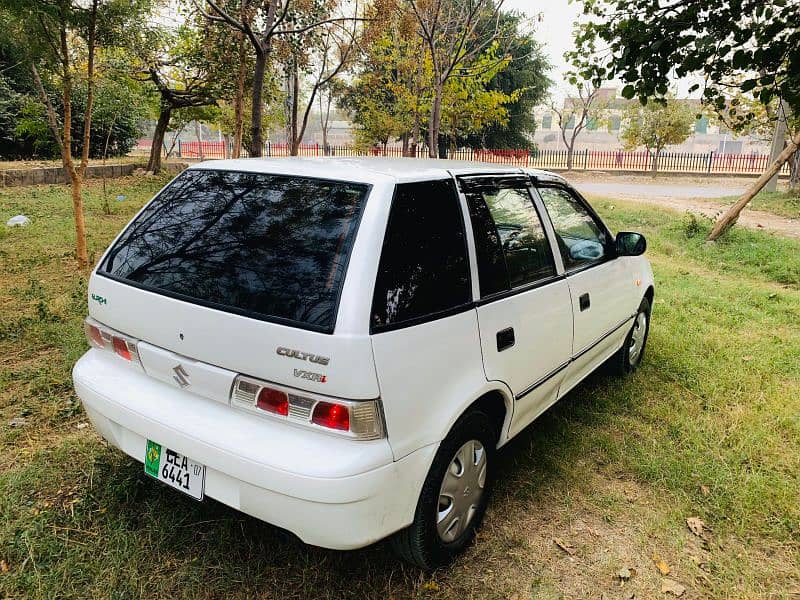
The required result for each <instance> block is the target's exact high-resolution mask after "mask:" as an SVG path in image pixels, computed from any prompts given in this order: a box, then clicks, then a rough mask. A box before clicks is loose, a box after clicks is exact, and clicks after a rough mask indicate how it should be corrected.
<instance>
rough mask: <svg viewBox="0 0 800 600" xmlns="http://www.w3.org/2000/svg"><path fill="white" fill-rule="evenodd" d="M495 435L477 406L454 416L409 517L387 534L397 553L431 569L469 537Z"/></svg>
mask: <svg viewBox="0 0 800 600" xmlns="http://www.w3.org/2000/svg"><path fill="white" fill-rule="evenodd" d="M497 437H498V434H497V431H496V427H495V426H493V423H492V421H491V419H490V418H489V417H488V416H487V415H486V414H485V413H483V412H482V411H479V410H473V411H470V412H468V413H466V414H465V415H464V416H462V417H461V418H460V419H459V420H458V421H457V422H456V424H455V425H454V426H453V428H452V429H451V430H450V433H449V434H448V435H447V437H446V438H445V439H444V440H443V441H442V443H441V444H440V446H439V450H438V451H437V452H436V456H435V457H434V459H433V463H432V464H431V468H430V470H429V471H428V476H427V478H426V479H425V482H424V484H423V486H422V492H421V493H420V497H419V500H418V502H417V509H416V512H415V514H414V521H413V522H412V523H411V525H410V526H409V527H407V528H406V529H403V530H401V531H399V532H397V533H396V534H395V535H394V536H393V537H392V538H391V542H392V547H393V548H394V550H395V552H396V553H397V554H398V555H399V556H400V557H401V558H402V559H404V560H405V561H407V562H409V563H411V564H413V565H416V566H418V567H420V568H421V569H424V570H426V571H432V570H433V569H436V568H437V567H440V566H443V565H446V564H448V563H449V562H450V561H452V560H453V558H455V556H456V555H458V554H459V553H460V552H461V551H462V550H464V548H466V547H467V546H468V545H469V544H470V542H472V540H473V539H474V538H475V533H476V531H477V529H478V527H479V526H480V524H481V521H482V520H483V515H484V513H485V512H486V506H487V504H488V501H489V495H490V493H491V487H492V486H491V483H492V478H493V472H492V470H493V469H494V468H495V454H496V450H495V447H496V445H497ZM470 463H471V464H470ZM459 486H460V487H459Z"/></svg>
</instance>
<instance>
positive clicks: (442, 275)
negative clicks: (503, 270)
mask: <svg viewBox="0 0 800 600" xmlns="http://www.w3.org/2000/svg"><path fill="white" fill-rule="evenodd" d="M471 301H472V287H471V284H470V275H469V259H468V258H467V246H466V235H465V233H464V220H463V216H462V212H461V206H460V203H459V201H458V196H457V195H456V191H455V186H454V185H453V182H452V181H451V180H441V181H426V182H419V183H407V184H400V185H398V186H397V187H396V189H395V194H394V199H393V200H392V209H391V212H390V214H389V222H388V225H387V229H386V236H385V237H384V241H383V249H382V250H381V260H380V265H379V267H378V276H377V279H376V282H375V293H374V295H373V298H372V318H371V325H372V328H373V330H375V329H381V328H385V327H387V326H391V325H396V324H401V323H406V322H409V323H412V324H413V322H415V321H417V320H420V319H423V318H425V317H430V316H432V315H436V314H438V313H442V312H444V311H448V310H450V309H453V308H457V307H459V306H463V305H467V304H469V303H470V302H471Z"/></svg>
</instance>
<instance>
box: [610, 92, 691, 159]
mask: <svg viewBox="0 0 800 600" xmlns="http://www.w3.org/2000/svg"><path fill="white" fill-rule="evenodd" d="M696 116H697V115H696V111H695V110H694V109H693V108H692V107H691V106H690V105H688V104H687V103H685V102H680V101H677V100H674V99H672V98H666V99H664V102H663V103H662V102H648V103H647V104H645V105H642V104H641V103H639V102H632V103H630V104H629V105H628V107H627V108H626V109H625V115H624V118H623V120H622V133H621V136H620V137H621V138H622V141H623V142H624V144H625V148H626V149H628V150H633V149H634V148H640V147H644V148H645V149H646V150H647V152H648V153H649V154H650V157H651V159H652V171H653V175H655V174H656V173H657V172H658V163H659V158H660V157H661V153H662V152H663V150H664V148H666V147H667V146H673V145H676V144H682V143H683V142H685V141H686V140H687V139H688V138H689V136H690V135H692V130H693V127H694V123H695V120H696Z"/></svg>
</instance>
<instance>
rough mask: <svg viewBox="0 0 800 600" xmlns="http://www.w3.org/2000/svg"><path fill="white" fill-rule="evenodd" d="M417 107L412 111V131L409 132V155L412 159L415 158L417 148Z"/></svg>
mask: <svg viewBox="0 0 800 600" xmlns="http://www.w3.org/2000/svg"><path fill="white" fill-rule="evenodd" d="M419 121H420V119H419V106H417V108H416V110H415V111H414V129H413V130H412V131H411V148H410V149H409V155H410V156H411V157H412V158H417V147H418V146H419V125H420V123H419Z"/></svg>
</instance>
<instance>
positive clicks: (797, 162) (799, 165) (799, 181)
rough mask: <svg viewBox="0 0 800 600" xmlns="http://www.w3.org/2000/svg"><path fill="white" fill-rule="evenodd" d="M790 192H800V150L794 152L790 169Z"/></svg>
mask: <svg viewBox="0 0 800 600" xmlns="http://www.w3.org/2000/svg"><path fill="white" fill-rule="evenodd" d="M789 191H790V192H800V148H798V149H797V150H795V151H794V155H793V156H792V158H791V167H790V169H789Z"/></svg>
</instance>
